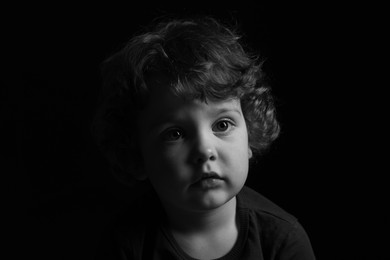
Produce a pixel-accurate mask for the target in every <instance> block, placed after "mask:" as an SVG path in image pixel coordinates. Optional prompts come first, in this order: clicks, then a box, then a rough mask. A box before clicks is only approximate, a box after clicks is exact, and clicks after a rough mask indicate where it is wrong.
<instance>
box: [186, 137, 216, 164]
mask: <svg viewBox="0 0 390 260" xmlns="http://www.w3.org/2000/svg"><path fill="white" fill-rule="evenodd" d="M212 137H213V135H212V133H201V134H198V136H196V138H194V143H193V151H192V161H193V162H194V163H195V164H202V163H205V162H207V161H215V160H217V158H218V154H217V150H216V147H215V140H213V138H212Z"/></svg>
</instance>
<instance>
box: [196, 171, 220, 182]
mask: <svg viewBox="0 0 390 260" xmlns="http://www.w3.org/2000/svg"><path fill="white" fill-rule="evenodd" d="M204 179H220V180H222V179H223V178H222V177H221V176H219V175H218V174H217V173H216V172H204V173H202V175H201V176H200V178H199V180H204Z"/></svg>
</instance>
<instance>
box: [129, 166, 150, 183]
mask: <svg viewBox="0 0 390 260" xmlns="http://www.w3.org/2000/svg"><path fill="white" fill-rule="evenodd" d="M133 176H134V178H135V179H136V180H138V181H144V180H146V179H147V178H148V176H147V175H146V173H145V169H141V168H137V169H135V171H134V173H133Z"/></svg>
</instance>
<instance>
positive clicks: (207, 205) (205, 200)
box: [193, 192, 235, 211]
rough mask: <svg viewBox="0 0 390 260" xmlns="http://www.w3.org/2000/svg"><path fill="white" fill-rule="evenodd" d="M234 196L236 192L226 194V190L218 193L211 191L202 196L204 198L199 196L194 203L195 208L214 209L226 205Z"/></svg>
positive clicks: (200, 209) (201, 209)
mask: <svg viewBox="0 0 390 260" xmlns="http://www.w3.org/2000/svg"><path fill="white" fill-rule="evenodd" d="M234 197H235V194H226V193H224V192H218V193H211V192H210V194H206V195H204V196H202V198H198V200H196V201H195V203H194V204H193V205H194V209H195V210H199V211H205V210H213V209H217V208H219V207H221V206H223V205H225V204H226V203H227V202H229V201H230V200H231V199H233V198H234Z"/></svg>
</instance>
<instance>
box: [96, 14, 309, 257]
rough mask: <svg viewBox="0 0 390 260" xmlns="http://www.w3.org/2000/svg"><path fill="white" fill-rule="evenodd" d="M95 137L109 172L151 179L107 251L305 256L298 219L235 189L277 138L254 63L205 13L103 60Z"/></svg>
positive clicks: (162, 27) (113, 253)
mask: <svg viewBox="0 0 390 260" xmlns="http://www.w3.org/2000/svg"><path fill="white" fill-rule="evenodd" d="M103 72H104V79H105V82H104V88H103V92H102V102H101V104H100V107H99V111H98V113H97V116H96V121H95V126H94V130H95V136H96V137H97V141H98V144H99V145H100V147H101V149H102V151H103V152H104V153H105V155H106V156H107V158H108V159H109V161H110V163H111V165H112V166H113V169H114V170H115V172H116V173H117V174H119V175H121V176H122V177H125V178H128V179H129V178H130V179H133V180H134V181H133V186H137V185H138V184H141V183H142V184H143V185H144V186H146V187H151V189H150V190H149V192H145V194H144V195H143V196H141V197H140V198H139V199H138V200H137V201H136V202H134V203H133V205H132V207H131V209H129V211H128V212H126V213H124V214H123V215H122V216H121V217H120V219H119V220H118V222H117V225H116V228H115V232H114V233H113V237H112V238H110V240H111V241H112V242H113V243H112V244H111V247H110V253H108V252H105V253H103V252H101V253H99V255H98V257H100V258H106V259H300V260H304V259H314V255H313V251H312V248H311V245H310V241H309V239H308V237H307V235H306V233H305V231H304V230H303V228H302V227H301V225H300V224H299V223H298V222H297V220H296V219H295V218H294V217H293V216H291V215H289V214H288V213H286V212H284V211H283V210H282V209H280V208H279V207H278V206H276V205H275V204H273V203H272V202H270V201H268V200H267V199H265V198H264V197H262V196H261V195H260V194H258V193H257V192H255V191H253V190H251V189H249V188H247V187H245V186H244V184H245V181H246V178H247V174H248V169H249V160H250V159H251V158H252V157H253V156H255V155H259V154H260V153H261V152H263V151H264V150H265V149H266V148H267V147H268V146H269V145H270V143H271V142H272V141H273V140H274V139H275V138H276V137H277V136H278V133H279V125H278V123H277V120H276V117H275V112H274V106H273V102H272V96H271V94H270V89H269V87H268V86H266V85H265V82H264V75H263V73H262V71H261V68H260V65H259V63H258V60H257V59H256V58H255V57H254V56H250V55H249V54H248V53H246V52H245V51H244V49H243V47H242V46H241V44H240V43H239V37H238V36H237V35H236V33H235V32H233V31H232V30H230V29H228V28H227V27H225V26H223V25H222V24H220V23H219V22H217V21H216V20H214V19H212V18H207V17H206V18H199V19H193V20H174V21H169V22H166V23H160V24H158V25H157V26H156V27H155V28H153V29H152V30H151V31H150V32H148V33H145V34H142V35H138V36H135V37H133V39H132V40H131V41H130V42H129V43H128V44H127V45H126V46H125V47H124V48H123V49H122V50H121V51H120V52H118V53H117V54H115V55H114V56H112V57H111V58H110V59H109V60H107V61H106V62H105V64H104V68H103Z"/></svg>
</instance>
